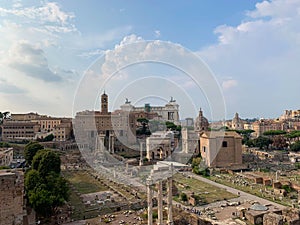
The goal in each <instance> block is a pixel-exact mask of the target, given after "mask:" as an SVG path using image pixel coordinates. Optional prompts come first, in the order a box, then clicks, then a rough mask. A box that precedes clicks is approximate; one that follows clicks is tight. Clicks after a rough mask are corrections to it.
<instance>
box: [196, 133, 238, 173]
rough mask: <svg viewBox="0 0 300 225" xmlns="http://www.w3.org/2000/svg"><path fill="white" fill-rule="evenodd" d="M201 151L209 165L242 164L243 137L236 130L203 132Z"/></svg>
mask: <svg viewBox="0 0 300 225" xmlns="http://www.w3.org/2000/svg"><path fill="white" fill-rule="evenodd" d="M200 151H201V156H202V158H203V159H204V161H205V164H206V165H207V166H208V167H219V168H220V167H231V166H236V165H242V137H241V136H240V135H239V134H237V133H236V132H234V131H228V132H227V131H226V132H215V131H213V132H203V133H202V134H201V135H200Z"/></svg>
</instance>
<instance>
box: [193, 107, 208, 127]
mask: <svg viewBox="0 0 300 225" xmlns="http://www.w3.org/2000/svg"><path fill="white" fill-rule="evenodd" d="M208 127H209V122H208V120H207V119H206V118H205V117H204V116H203V112H202V110H201V109H200V110H199V115H198V116H197V118H196V120H195V125H194V129H195V131H206V130H208Z"/></svg>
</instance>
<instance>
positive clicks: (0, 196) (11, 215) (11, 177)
mask: <svg viewBox="0 0 300 225" xmlns="http://www.w3.org/2000/svg"><path fill="white" fill-rule="evenodd" d="M23 195H24V174H23V172H22V171H17V170H13V171H11V172H10V171H5V170H1V171H0V202H1V204H0V224H14V225H21V224H23V215H24V210H23V204H24V201H23Z"/></svg>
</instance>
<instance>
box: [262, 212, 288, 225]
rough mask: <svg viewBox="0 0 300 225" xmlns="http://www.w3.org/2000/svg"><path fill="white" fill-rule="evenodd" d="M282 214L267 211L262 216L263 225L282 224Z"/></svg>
mask: <svg viewBox="0 0 300 225" xmlns="http://www.w3.org/2000/svg"><path fill="white" fill-rule="evenodd" d="M283 224H284V223H283V216H281V215H278V214H275V213H268V214H265V215H264V218H263V225H283Z"/></svg>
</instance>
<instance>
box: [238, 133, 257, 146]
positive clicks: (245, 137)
mask: <svg viewBox="0 0 300 225" xmlns="http://www.w3.org/2000/svg"><path fill="white" fill-rule="evenodd" d="M235 132H237V133H238V134H240V135H242V137H243V140H242V143H243V144H246V143H247V142H248V141H249V140H250V138H251V134H252V133H253V132H255V131H254V130H235Z"/></svg>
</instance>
